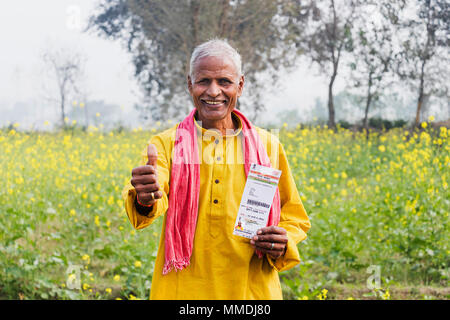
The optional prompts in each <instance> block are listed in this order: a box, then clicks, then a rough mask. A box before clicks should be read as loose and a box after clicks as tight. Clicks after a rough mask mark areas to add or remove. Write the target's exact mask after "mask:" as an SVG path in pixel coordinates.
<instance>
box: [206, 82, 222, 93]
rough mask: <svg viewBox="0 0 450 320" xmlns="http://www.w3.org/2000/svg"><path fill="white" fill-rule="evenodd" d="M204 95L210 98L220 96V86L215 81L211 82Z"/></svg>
mask: <svg viewBox="0 0 450 320" xmlns="http://www.w3.org/2000/svg"><path fill="white" fill-rule="evenodd" d="M206 93H207V94H208V95H209V96H211V97H217V96H218V95H219V94H220V86H219V85H218V83H217V82H216V81H211V84H210V85H209V87H208V90H207V91H206Z"/></svg>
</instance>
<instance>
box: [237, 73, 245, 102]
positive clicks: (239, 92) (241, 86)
mask: <svg viewBox="0 0 450 320" xmlns="http://www.w3.org/2000/svg"><path fill="white" fill-rule="evenodd" d="M244 82H245V78H244V75H242V76H240V77H239V82H238V94H237V96H238V97H240V96H241V95H242V91H243V90H244Z"/></svg>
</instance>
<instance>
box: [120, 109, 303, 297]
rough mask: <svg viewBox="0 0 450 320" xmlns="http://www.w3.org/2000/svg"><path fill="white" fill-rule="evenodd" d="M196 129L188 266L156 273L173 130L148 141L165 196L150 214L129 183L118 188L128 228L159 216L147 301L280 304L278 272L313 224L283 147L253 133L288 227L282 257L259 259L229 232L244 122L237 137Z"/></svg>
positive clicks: (240, 180)
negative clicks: (275, 178) (195, 201)
mask: <svg viewBox="0 0 450 320" xmlns="http://www.w3.org/2000/svg"><path fill="white" fill-rule="evenodd" d="M233 116H235V115H234V113H233ZM239 122H240V121H239ZM196 125H197V130H198V144H199V154H200V153H202V155H203V157H200V159H201V165H200V196H199V210H198V217H197V227H196V231H195V235H194V245H193V251H192V257H191V262H190V265H189V266H188V267H187V268H186V269H183V270H181V271H177V272H176V271H175V270H172V271H171V272H169V274H167V275H163V274H162V270H163V266H164V232H165V219H166V217H165V213H166V211H167V208H168V193H169V183H170V168H171V161H172V157H171V155H172V151H173V146H174V140H175V130H176V127H177V125H176V126H174V127H172V128H170V129H168V130H166V131H164V132H161V133H159V134H158V135H155V136H153V137H152V138H151V139H150V141H149V143H153V144H154V145H155V146H156V148H157V150H158V164H157V169H158V180H159V184H160V186H161V190H162V191H163V198H162V199H160V200H158V201H157V203H156V204H155V205H154V207H153V210H152V212H150V214H149V215H148V216H147V217H146V216H142V215H140V214H139V213H138V212H137V211H136V208H135V206H134V201H135V197H136V191H135V189H134V187H133V186H132V185H131V183H128V185H127V186H126V187H125V189H124V191H123V198H124V201H125V208H126V211H127V214H128V217H129V219H130V222H131V224H132V225H133V227H134V228H136V229H142V228H145V227H146V226H148V225H150V224H151V223H152V222H153V221H155V219H156V218H158V217H159V216H161V215H164V222H163V228H162V231H161V232H162V233H161V239H160V242H159V248H158V255H157V257H156V262H155V268H154V272H153V279H152V287H151V291H150V299H207V300H212V299H227V300H231V299H282V292H281V286H280V281H279V277H278V271H283V270H287V269H290V268H292V267H293V266H295V265H296V264H298V263H299V262H300V258H299V253H298V250H297V243H299V242H300V241H302V240H304V239H305V238H306V232H307V231H308V229H309V228H310V226H311V225H310V222H309V218H308V216H307V214H306V212H305V209H304V207H303V204H302V202H301V200H300V197H299V194H298V191H297V188H296V186H295V182H294V179H293V177H292V174H291V172H290V169H289V165H288V161H287V158H286V154H285V152H284V149H283V147H282V145H281V144H280V143H279V141H278V139H277V138H276V137H275V136H274V135H272V134H270V133H269V132H267V131H265V130H263V129H260V128H256V130H257V132H258V134H259V136H260V138H261V139H262V141H263V143H264V145H265V146H266V150H267V153H268V155H269V157H270V160H271V164H272V167H274V168H277V169H280V170H282V174H281V178H280V182H279V185H278V187H279V190H280V200H281V217H280V223H279V226H280V227H282V228H284V229H286V231H287V235H288V239H289V241H288V244H287V250H286V253H285V255H284V256H282V257H280V258H278V259H276V260H272V259H271V258H269V257H268V256H267V255H266V256H264V257H263V258H262V259H259V258H258V257H257V255H256V254H254V249H253V248H252V247H251V245H250V243H249V239H246V238H243V237H239V236H236V235H233V234H232V233H233V228H234V224H235V221H236V216H237V212H238V209H239V205H240V201H241V196H242V193H243V191H244V186H245V182H246V177H245V171H244V165H243V155H242V144H241V138H242V134H241V128H242V125H240V127H239V130H237V131H236V133H235V134H231V135H227V136H223V137H222V136H221V135H220V133H218V132H215V131H212V130H205V129H203V128H201V127H200V126H199V125H198V124H197V123H196ZM216 140H217V141H216ZM200 148H201V149H200ZM146 162H147V149H145V150H144V151H143V153H142V165H144V164H145V163H146ZM214 200H217V201H214ZM215 202H217V203H215Z"/></svg>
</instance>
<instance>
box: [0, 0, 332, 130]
mask: <svg viewBox="0 0 450 320" xmlns="http://www.w3.org/2000/svg"><path fill="white" fill-rule="evenodd" d="M96 3H98V1H93V0H70V1H68V0H39V1H35V0H9V1H8V0H2V1H1V2H0V39H1V41H2V47H1V50H0V88H1V90H0V112H1V111H2V109H3V110H5V108H12V105H13V104H14V103H16V102H21V101H22V102H24V101H33V103H35V104H36V110H35V112H34V115H30V116H32V117H36V118H39V119H41V118H43V117H44V118H45V116H43V115H45V114H47V113H51V112H53V113H55V112H56V108H55V106H48V105H44V106H42V104H45V103H44V102H43V100H42V97H43V89H42V87H43V86H42V79H43V77H42V70H43V62H42V59H41V58H40V55H41V53H42V52H43V51H44V50H45V49H46V48H48V47H54V48H60V47H65V48H70V49H73V50H76V51H78V52H80V53H82V54H83V55H84V56H85V57H86V59H87V62H86V67H85V74H86V77H85V87H87V88H88V91H89V99H91V100H92V99H99V100H104V101H106V102H107V103H114V104H118V105H120V106H123V108H124V109H125V110H130V111H131V110H132V106H133V104H134V103H135V102H137V101H138V93H139V89H138V86H137V84H136V82H135V80H134V79H133V76H132V74H133V65H132V63H131V62H130V55H129V54H128V53H127V52H126V50H125V49H124V48H122V45H121V44H120V43H119V42H113V41H110V40H105V39H102V38H99V37H97V36H96V35H94V34H87V33H83V32H82V31H81V29H82V27H84V26H85V24H86V21H87V18H88V17H89V16H90V15H91V14H92V12H93V10H94V8H95V5H96ZM338 90H339V83H338V86H337V87H336V92H338ZM244 94H245V93H244ZM325 94H326V81H325V80H324V79H320V78H317V77H315V76H314V75H313V73H312V71H311V70H310V69H309V68H308V67H307V66H304V67H301V68H299V69H298V72H295V73H292V74H290V75H287V76H286V77H283V78H282V80H281V81H280V84H279V87H278V89H277V92H275V93H273V92H272V93H270V94H268V95H267V97H265V100H266V101H267V106H268V108H269V112H270V111H271V110H276V111H277V112H278V111H279V110H280V109H281V108H288V109H292V108H298V109H305V108H308V107H310V106H311V105H313V104H314V99H315V97H317V96H325ZM186 103H190V101H187V102H186ZM3 120H7V119H3ZM39 121H41V120H39ZM2 122H5V121H2Z"/></svg>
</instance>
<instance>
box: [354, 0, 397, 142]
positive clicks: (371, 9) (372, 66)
mask: <svg viewBox="0 0 450 320" xmlns="http://www.w3.org/2000/svg"><path fill="white" fill-rule="evenodd" d="M377 4H379V2H372V3H370V2H367V3H366V4H365V5H364V7H361V9H362V10H360V11H359V15H358V19H357V21H356V22H357V24H358V25H359V27H358V28H355V29H354V32H355V33H356V34H355V35H354V36H353V39H354V45H353V51H352V54H351V63H350V67H351V70H352V72H351V74H352V77H351V78H352V80H353V83H354V87H355V88H357V89H364V90H365V91H366V93H365V94H364V101H365V107H364V118H363V127H364V128H365V130H366V134H367V138H368V137H369V130H368V115H369V110H370V108H371V106H372V104H373V102H376V101H377V100H378V99H379V97H380V96H381V94H382V91H383V89H384V88H385V87H386V85H387V84H388V83H389V82H388V81H387V78H388V76H389V72H390V71H391V70H390V69H391V62H392V58H393V56H394V45H393V42H392V28H391V25H390V23H389V22H388V21H387V20H386V19H383V17H381V16H380V11H379V8H378V6H377Z"/></svg>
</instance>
